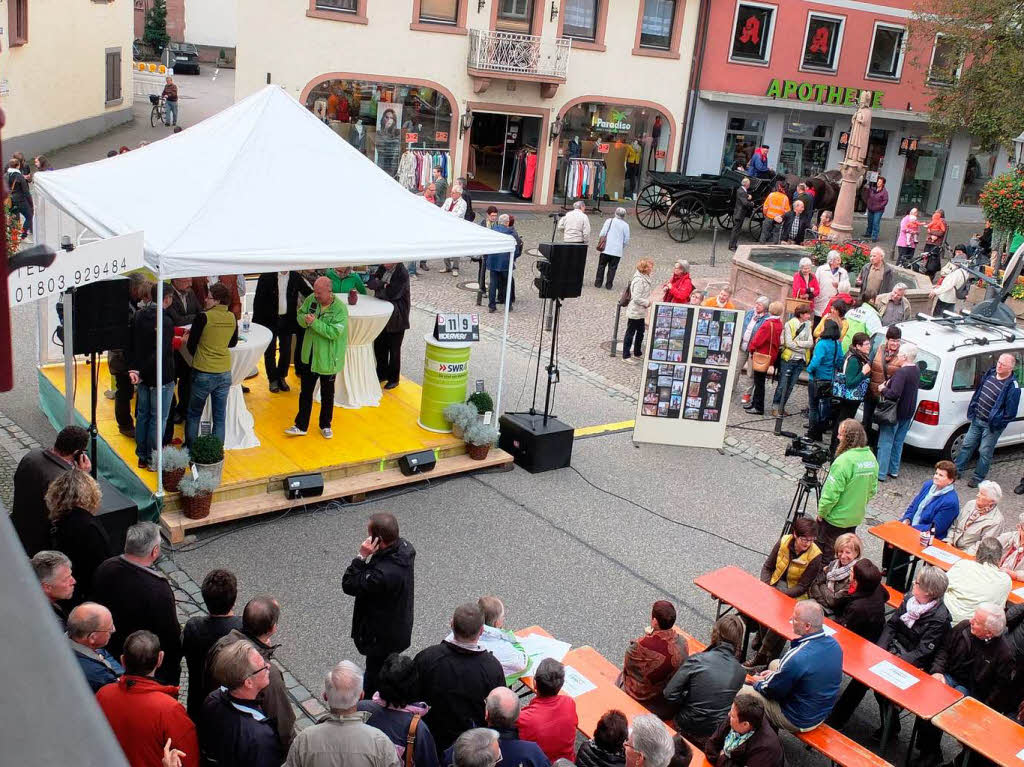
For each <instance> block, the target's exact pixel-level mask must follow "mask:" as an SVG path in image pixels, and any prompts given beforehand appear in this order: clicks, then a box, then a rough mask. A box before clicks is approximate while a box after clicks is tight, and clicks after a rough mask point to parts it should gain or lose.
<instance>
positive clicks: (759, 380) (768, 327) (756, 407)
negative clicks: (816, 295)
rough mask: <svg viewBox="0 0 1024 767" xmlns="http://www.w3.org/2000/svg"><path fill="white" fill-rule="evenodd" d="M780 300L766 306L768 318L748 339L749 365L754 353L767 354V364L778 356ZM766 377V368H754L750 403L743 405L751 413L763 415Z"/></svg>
mask: <svg viewBox="0 0 1024 767" xmlns="http://www.w3.org/2000/svg"><path fill="white" fill-rule="evenodd" d="M782 310H783V306H782V302H781V301H772V302H771V304H769V306H768V319H766V320H765V321H764V322H762V323H761V327H759V328H758V329H757V332H756V333H754V337H753V338H751V339H750V346H749V347H748V350H749V351H750V356H751V367H753V365H754V362H753V357H754V355H755V354H767V355H768V359H769V360H770V362H769V365H774V364H775V361H776V358H777V357H778V356H779V348H780V346H781V344H782V317H781V315H782ZM767 377H768V370H767V369H765V370H763V371H758V370H756V369H754V396H753V397H751V398H750V403H749V404H747V405H744V406H743V409H744V410H746V411H747V412H748V413H750V414H751V415H764V383H765V379H767Z"/></svg>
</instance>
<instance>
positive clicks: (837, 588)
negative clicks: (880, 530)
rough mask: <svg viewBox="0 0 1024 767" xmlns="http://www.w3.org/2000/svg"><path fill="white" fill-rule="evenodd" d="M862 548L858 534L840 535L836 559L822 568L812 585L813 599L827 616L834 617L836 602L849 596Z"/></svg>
mask: <svg viewBox="0 0 1024 767" xmlns="http://www.w3.org/2000/svg"><path fill="white" fill-rule="evenodd" d="M861 548H862V544H861V540H860V538H859V537H858V536H857V534H856V533H843V534H842V535H840V536H839V537H838V538H836V544H835V550H834V553H835V558H834V559H833V560H832V561H831V562H829V563H828V564H827V565H826V566H825V567H823V568H822V570H821V574H820V575H819V576H818V578H817V580H815V581H814V583H812V584H811V588H810V591H809V593H810V595H811V599H813V600H814V601H815V602H817V603H818V604H819V605H821V606H822V608H823V609H824V610H825V614H826V615H829V616H831V615H833V614H834V613H835V609H836V602H837V601H838V600H839V599H841V598H843V597H845V596H846V595H847V594H848V592H849V587H850V577H851V576H852V575H853V566H854V565H855V564H857V560H859V559H860V553H861Z"/></svg>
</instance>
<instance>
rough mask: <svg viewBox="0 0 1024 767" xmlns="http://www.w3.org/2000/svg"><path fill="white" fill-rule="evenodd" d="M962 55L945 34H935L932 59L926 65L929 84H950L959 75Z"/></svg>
mask: <svg viewBox="0 0 1024 767" xmlns="http://www.w3.org/2000/svg"><path fill="white" fill-rule="evenodd" d="M962 63H963V57H962V56H961V55H960V51H959V50H957V47H956V45H955V44H954V43H953V42H952V41H951V40H950V39H949V38H947V37H946V36H945V35H935V45H934V47H933V48H932V61H931V64H930V65H929V67H928V84H929V85H952V84H953V83H955V82H956V81H957V80H958V79H959V77H960V65H961V64H962Z"/></svg>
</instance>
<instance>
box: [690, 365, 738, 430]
mask: <svg viewBox="0 0 1024 767" xmlns="http://www.w3.org/2000/svg"><path fill="white" fill-rule="evenodd" d="M727 378H728V371H726V370H719V369H717V368H706V367H701V366H700V365H693V366H691V367H690V377H689V379H687V383H686V402H685V403H684V404H685V407H684V408H683V418H685V419H688V420H690V421H720V420H721V419H722V402H723V400H724V399H725V398H726V397H727V396H729V394H728V389H726V388H725V384H726V380H727Z"/></svg>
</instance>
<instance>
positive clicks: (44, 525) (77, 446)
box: [11, 426, 92, 557]
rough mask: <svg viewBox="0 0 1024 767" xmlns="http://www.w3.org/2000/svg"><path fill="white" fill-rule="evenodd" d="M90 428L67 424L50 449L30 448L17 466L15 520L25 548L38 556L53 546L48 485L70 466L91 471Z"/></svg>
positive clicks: (29, 552)
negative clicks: (47, 501) (87, 429)
mask: <svg viewBox="0 0 1024 767" xmlns="http://www.w3.org/2000/svg"><path fill="white" fill-rule="evenodd" d="M88 446H89V432H87V431H86V430H85V429H83V428H82V427H81V426H65V427H64V428H63V429H61V431H60V434H58V435H57V439H56V441H55V442H54V443H53V447H52V448H50V449H49V450H40V449H35V450H29V451H28V452H27V453H25V455H24V456H23V457H22V459H21V460H20V461H19V462H18V468H17V469H15V470H14V503H13V504H12V506H13V508H12V510H11V524H12V525H14V531H15V532H16V533H17V534H18V539H19V540H20V541H21V545H22V546H23V547H24V549H25V554H26V555H27V556H29V557H34V556H35V555H36V553H37V552H40V551H43V550H44V549H49V548H50V519H49V516H48V514H47V511H46V501H45V500H44V499H45V498H46V489H47V488H48V487H49V486H50V483H51V482H53V480H55V479H57V477H59V476H60V475H61V474H63V473H65V472H66V471H67V470H68V469H71V468H79V469H81V470H82V471H84V472H86V473H88V472H90V471H91V470H92V463H91V462H90V461H89V456H88V454H87V453H86V452H85V449H86V448H87V447H88Z"/></svg>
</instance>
